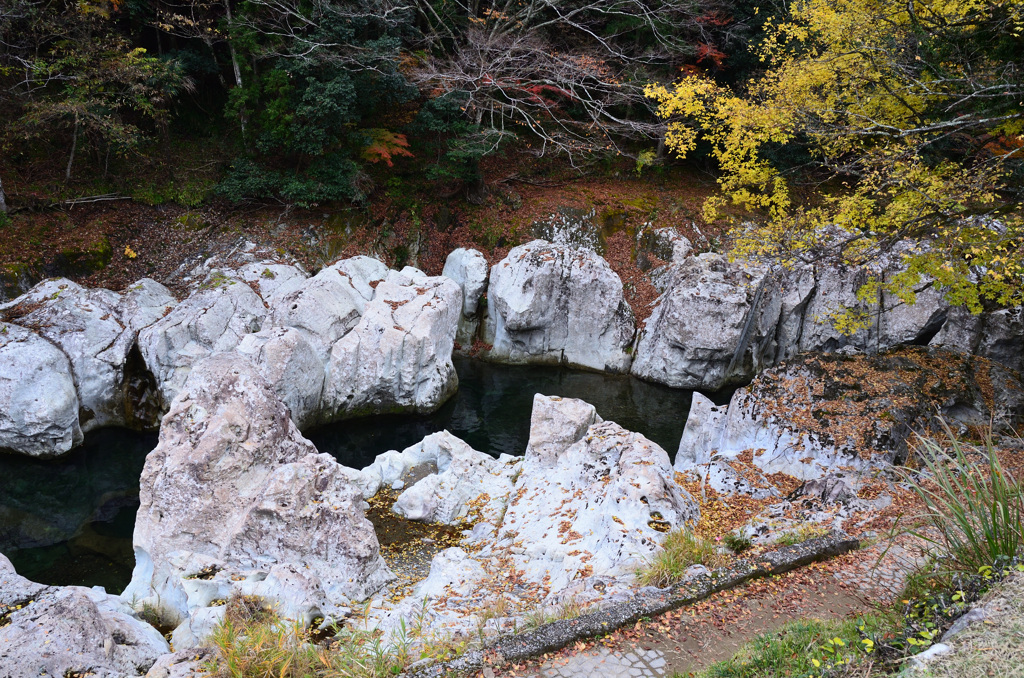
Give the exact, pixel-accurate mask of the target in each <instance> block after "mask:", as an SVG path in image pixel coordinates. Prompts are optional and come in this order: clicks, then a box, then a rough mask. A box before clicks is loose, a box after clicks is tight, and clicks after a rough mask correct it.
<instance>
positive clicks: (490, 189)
mask: <svg viewBox="0 0 1024 678" xmlns="http://www.w3.org/2000/svg"><path fill="white" fill-rule="evenodd" d="M1022 30H1024V9H1022V3H1021V2H1020V1H1019V0H991V1H988V0H928V1H917V2H911V3H908V4H901V5H899V6H889V5H887V4H885V3H876V2H872V1H870V0H847V1H843V2H823V1H821V0H813V1H811V2H806V3H798V4H786V3H781V2H777V3H767V4H765V5H763V6H762V5H758V4H756V3H754V2H750V1H749V0H700V1H697V2H694V1H691V0H572V1H569V2H561V1H557V2H552V1H549V0H511V1H508V2H493V3H488V2H474V1H470V2H467V1H463V0H452V1H449V0H441V1H437V0H409V1H408V2H403V1H400V0H374V1H373V2H368V3H364V2H349V1H344V0H343V1H337V2H328V1H327V0H243V1H240V2H232V1H228V2H218V1H212V0H194V1H189V0H180V1H170V0H169V1H164V0H125V1H120V2H119V1H115V0H110V1H107V0H81V1H79V2H69V1H64V0H5V2H4V3H3V7H2V8H0V36H2V37H0V86H2V89H0V119H2V120H3V126H2V128H0V154H2V156H0V157H2V158H3V162H2V163H0V181H2V182H3V184H2V186H3V188H4V189H6V200H5V201H4V200H3V196H4V192H3V190H2V189H0V211H2V212H5V213H10V214H14V215H16V214H19V213H26V212H30V211H38V210H48V209H54V208H60V207H63V208H66V207H67V206H68V205H69V204H71V205H75V204H80V203H79V202H78V201H80V200H81V199H82V198H83V197H84V198H87V199H89V198H92V197H93V196H100V198H99V199H100V200H104V199H106V198H115V197H116V198H122V197H130V198H134V199H135V200H136V201H137V202H138V201H141V202H143V203H146V204H178V205H183V206H185V207H189V208H193V207H197V206H199V205H211V204H213V205H224V206H225V208H224V209H228V210H230V209H233V207H232V206H238V205H245V204H280V205H283V206H285V208H286V209H290V208H292V207H295V208H300V209H301V208H313V207H317V208H320V207H325V206H331V208H330V209H328V210H327V211H328V212H331V211H333V210H334V208H336V207H338V206H343V207H344V208H351V207H355V208H358V209H361V210H366V209H369V208H370V207H371V206H372V205H374V204H375V203H379V202H380V200H382V199H388V196H390V197H391V198H393V197H394V196H402V197H408V196H410V195H413V194H416V195H419V196H422V199H421V200H419V201H418V202H417V207H418V211H416V210H413V213H409V214H406V217H405V218H406V219H407V220H408V219H412V220H413V221H417V220H420V221H421V220H422V219H423V218H424V215H425V214H426V213H428V212H429V213H430V215H431V216H430V217H429V219H430V220H436V219H435V218H434V211H435V210H434V209H433V207H431V206H430V205H429V203H432V202H433V203H436V202H437V201H438V200H443V201H446V202H449V201H455V202H456V203H457V204H460V205H461V204H468V205H482V204H485V203H486V201H487V200H488V195H489V193H491V194H493V193H494V189H495V188H497V186H496V184H494V180H495V177H493V176H492V177H488V176H487V174H488V170H487V168H488V167H500V168H504V169H505V171H504V173H503V174H502V176H501V179H503V180H504V179H508V177H509V176H510V175H512V174H515V176H517V177H526V178H528V179H529V181H528V182H526V183H524V186H526V190H527V191H529V190H530V189H529V186H535V185H536V184H538V183H541V184H543V183H545V182H549V183H550V182H551V181H552V180H553V178H557V179H558V180H559V181H562V182H565V181H574V180H578V179H580V178H581V177H595V176H600V177H603V178H611V179H613V180H614V179H615V178H616V177H619V178H624V177H626V176H627V175H629V176H640V177H652V175H654V174H657V177H656V179H657V181H658V182H660V185H661V186H662V187H664V186H665V182H666V181H667V182H668V183H669V184H671V182H673V181H683V182H684V183H685V182H686V181H691V183H692V177H694V176H710V177H713V178H715V179H717V181H718V183H719V184H720V189H721V190H720V191H711V190H708V191H698V194H699V195H698V197H699V198H700V199H701V200H703V198H704V197H709V198H710V199H709V200H708V201H707V202H706V203H705V204H704V209H703V211H702V212H694V213H693V215H692V216H693V217H694V219H695V220H696V221H697V223H699V224H703V225H704V227H705V228H707V226H708V225H709V224H716V223H717V224H719V225H720V226H721V227H724V226H725V225H727V224H728V223H729V221H730V220H736V221H738V222H748V223H753V224H756V226H754V227H750V226H747V227H745V228H744V229H742V230H739V231H734V232H733V237H734V238H735V242H736V245H737V252H739V253H741V254H745V255H749V256H757V257H771V258H774V259H778V260H782V261H785V262H789V263H793V262H796V261H800V260H807V259H808V258H814V257H817V256H820V255H821V249H822V245H823V242H822V237H821V236H822V234H823V233H824V232H825V230H823V228H822V227H823V226H826V225H828V226H830V228H832V229H833V230H832V231H830V233H831V235H830V236H829V238H828V242H827V243H825V244H826V249H827V250H829V252H830V253H831V254H838V255H841V256H843V257H845V258H846V259H847V260H849V261H851V262H853V263H856V264H864V263H866V262H868V261H870V260H871V259H873V258H875V257H877V256H879V255H880V254H883V253H884V252H886V251H887V250H888V249H890V248H891V247H892V245H893V243H895V242H897V241H900V240H906V239H908V238H909V239H910V240H912V241H916V242H921V243H927V246H926V247H925V248H923V249H922V250H921V251H918V252H915V253H913V254H914V256H915V257H916V259H915V262H916V263H915V264H914V265H913V266H910V267H909V268H908V269H907V273H906V276H905V277H904V278H903V279H900V280H896V281H887V282H880V283H879V284H881V285H885V286H887V287H888V288H889V289H891V290H893V291H896V292H897V293H899V294H902V295H904V296H908V295H910V296H912V291H911V290H912V289H913V286H914V284H915V283H916V280H917V278H918V277H919V276H920V275H928V276H930V277H932V278H934V279H937V280H939V281H940V282H941V283H942V284H944V285H945V286H947V287H948V288H949V290H950V294H951V296H952V297H955V298H956V300H957V301H958V302H960V303H966V304H968V305H969V306H971V307H972V308H973V309H975V310H976V309H978V308H979V307H980V305H981V304H982V303H983V302H984V301H985V300H986V299H987V300H992V301H996V302H998V303H1001V304H1012V303H1015V302H1019V300H1020V287H1021V285H1020V281H1021V274H1022V268H1021V266H1022V264H1021V261H1022V256H1021V249H1020V248H1021V244H1020V242H1021V240H1020V235H1021V231H1020V215H1019V212H1020V200H1021V185H1022V180H1021V179H1022V174H1021V171H1022V170H1021V156H1022V154H1024V150H1022V144H1024V142H1022V137H1021V134H1022V132H1024V121H1022V116H1024V102H1022V99H1024V76H1022V74H1021V59H1022V55H1024V38H1022V35H1021V31H1022ZM684 157H685V158H686V160H685V161H681V159H682V158H684ZM488 163H491V164H490V165H489V164H488ZM509 168H514V169H512V170H509ZM666 172H668V173H669V174H668V175H666V174H665V173H666ZM700 173H704V174H703V175H702V174H700ZM680 177H682V178H681V179H680ZM687 177H691V179H687ZM624 190H631V189H624ZM499 193H500V191H499ZM711 193H716V194H715V195H711ZM68 201H71V202H70V203H69V202H68ZM424 201H425V202H426V203H428V204H422V203H423V202H424ZM519 202H521V196H520V197H515V196H514V197H513V198H512V199H511V203H512V204H513V206H515V205H516V203H519ZM408 208H409V205H405V211H406V212H409V209H408ZM449 211H450V210H449V208H447V207H446V209H445V214H447V213H448V212H449ZM9 218H10V217H6V219H9ZM498 218H501V217H500V216H499V217H498ZM441 221H444V219H443V218H442V219H441ZM430 226H431V224H429V223H428V224H427V228H428V230H429V228H430ZM835 229H838V233H837V232H836V231H835ZM826 230H827V229H826ZM979 272H983V273H984V274H983V275H980V277H979ZM876 293H877V288H876V287H872V288H870V289H867V288H866V291H865V294H868V295H870V294H876ZM848 321H849V322H850V323H856V322H857V319H856V318H850V319H848Z"/></svg>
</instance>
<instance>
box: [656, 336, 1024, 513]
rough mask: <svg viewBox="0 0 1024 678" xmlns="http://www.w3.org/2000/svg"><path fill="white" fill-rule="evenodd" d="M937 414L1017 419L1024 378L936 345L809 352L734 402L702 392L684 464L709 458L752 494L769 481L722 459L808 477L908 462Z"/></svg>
mask: <svg viewBox="0 0 1024 678" xmlns="http://www.w3.org/2000/svg"><path fill="white" fill-rule="evenodd" d="M936 414H938V415H941V416H942V417H944V418H945V419H946V420H947V421H948V422H950V423H951V424H953V425H958V424H963V425H973V426H984V425H986V424H987V423H988V422H989V421H994V422H995V424H996V425H997V427H1000V426H1015V425H1018V424H1019V422H1020V421H1022V419H1024V384H1022V382H1021V378H1020V375H1019V373H1016V372H1014V371H1012V370H1009V369H1007V368H1006V367H1004V366H1002V365H1001V364H999V363H996V362H993V361H991V360H988V359H985V358H980V357H977V356H971V355H964V354H958V353H950V352H947V351H943V350H938V349H931V350H929V349H925V348H901V349H894V350H892V351H888V352H885V353H882V354H878V355H873V356H868V355H843V354H804V355H801V356H798V357H797V358H794V359H792V360H790V361H787V362H785V363H783V364H781V365H779V366H777V367H774V368H771V369H768V370H765V371H764V372H762V373H761V374H759V375H758V376H757V377H756V378H755V379H754V381H753V382H752V383H751V384H750V386H748V387H746V388H742V389H739V390H738V391H736V393H735V394H734V395H733V397H732V400H731V401H730V403H729V405H728V408H719V407H715V406H714V405H713V403H711V402H710V401H708V400H707V399H706V398H703V397H700V396H699V395H695V397H694V399H693V405H692V407H691V412H690V419H689V420H688V421H687V425H686V428H685V430H684V433H683V437H682V440H681V441H680V446H679V452H678V454H677V455H676V470H678V471H691V470H698V471H699V472H700V473H701V475H706V474H707V473H709V471H708V469H709V465H711V466H710V474H711V475H710V478H711V479H712V480H713V481H714V482H715V483H717V484H720V485H721V487H717V486H716V489H718V490H719V491H724V492H730V493H731V492H734V491H740V492H745V493H747V494H754V491H753V490H757V489H763V484H761V483H758V482H753V483H746V484H744V483H741V482H739V480H738V479H736V478H734V477H733V475H732V474H730V472H729V470H728V468H726V467H725V466H722V463H725V464H730V463H732V462H734V461H737V460H739V461H742V462H743V463H745V464H748V465H752V466H753V467H754V468H756V469H757V470H758V471H760V472H761V473H763V474H773V473H783V474H785V475H788V476H791V477H793V478H797V479H801V480H810V479H817V478H821V477H824V476H825V475H828V474H830V473H851V472H852V473H854V474H858V473H860V474H863V473H867V472H869V471H871V470H872V469H876V468H884V467H886V466H889V465H891V464H893V463H898V462H901V461H902V460H904V459H905V458H906V456H907V452H908V446H907V443H908V439H909V438H910V437H911V436H912V435H913V434H914V433H924V432H927V431H928V430H931V429H934V428H936V427H937V421H936V420H935V415H936ZM716 464H717V465H716ZM748 480H749V479H748ZM730 483H732V484H730Z"/></svg>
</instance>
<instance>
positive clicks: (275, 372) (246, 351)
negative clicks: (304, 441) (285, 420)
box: [235, 327, 324, 428]
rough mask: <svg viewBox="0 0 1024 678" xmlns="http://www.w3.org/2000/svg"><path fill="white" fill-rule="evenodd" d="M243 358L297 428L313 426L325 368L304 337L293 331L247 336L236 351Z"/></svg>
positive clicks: (274, 330)
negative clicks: (261, 378) (258, 372)
mask: <svg viewBox="0 0 1024 678" xmlns="http://www.w3.org/2000/svg"><path fill="white" fill-rule="evenodd" d="M235 350H236V351H238V352H239V353H241V354H242V355H244V356H246V357H247V358H249V360H251V361H252V362H253V364H254V365H256V367H257V368H258V369H259V371H260V374H262V375H263V378H264V379H266V380H267V381H269V382H270V384H271V385H272V386H273V387H274V391H275V392H276V393H277V395H278V397H280V398H281V400H282V401H283V402H284V404H285V405H287V406H288V410H289V412H290V413H291V417H292V421H294V422H295V425H296V426H298V427H299V428H305V427H307V426H310V425H312V424H313V423H315V422H316V420H317V417H318V414H319V411H320V394H321V393H322V392H323V388H324V364H323V361H322V360H321V359H320V357H319V356H317V354H316V352H315V351H314V350H313V347H312V346H310V345H309V342H308V341H306V339H305V335H303V334H302V332H300V331H299V330H297V329H295V328H294V327H271V328H268V329H264V330H261V331H259V332H256V333H255V334H247V335H245V336H244V337H243V338H242V341H241V342H240V343H239V344H238V347H237V348H236V349H235Z"/></svg>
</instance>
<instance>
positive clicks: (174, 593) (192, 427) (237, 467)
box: [124, 352, 392, 648]
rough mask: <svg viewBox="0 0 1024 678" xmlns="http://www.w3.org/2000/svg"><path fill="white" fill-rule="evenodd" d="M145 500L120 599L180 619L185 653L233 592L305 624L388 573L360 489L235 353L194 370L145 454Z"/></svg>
mask: <svg viewBox="0 0 1024 678" xmlns="http://www.w3.org/2000/svg"><path fill="white" fill-rule="evenodd" d="M140 500H141V506H140V508H139V511H138V515H137V517H136V523H135V534H134V538H133V543H134V546H135V554H136V566H135V571H134V573H133V577H132V582H131V584H130V585H129V587H128V589H127V590H126V591H125V593H124V595H125V596H126V597H128V598H132V599H134V600H138V601H144V602H146V603H148V604H152V605H153V606H154V607H156V608H158V609H159V610H160V612H161V614H163V615H164V616H165V617H166V618H168V619H172V620H174V621H176V622H180V624H179V629H180V631H176V643H175V644H176V646H177V647H179V648H180V647H185V646H187V645H188V644H190V643H192V642H195V641H196V640H198V639H200V638H201V637H202V634H203V633H205V632H207V631H208V629H209V628H212V625H213V623H215V618H216V615H217V614H219V613H218V612H216V611H213V612H211V611H208V609H207V608H209V607H210V603H211V602H212V601H214V600H217V599H224V598H225V597H226V596H227V595H228V594H230V593H231V592H232V591H234V590H239V591H242V592H243V593H252V592H257V593H259V594H260V595H265V596H266V597H269V598H271V599H273V600H275V601H276V602H277V603H278V604H279V606H280V607H281V610H282V613H284V612H287V613H288V614H289V616H292V617H293V618H299V619H305V620H306V621H308V620H309V619H312V617H313V616H316V615H325V616H331V615H337V614H339V610H341V608H342V607H343V606H344V605H345V604H347V603H348V602H349V601H357V600H362V599H364V598H365V597H367V596H368V595H370V594H371V593H373V592H374V591H376V590H377V589H379V588H380V587H381V586H383V585H384V584H385V583H386V582H387V581H388V580H389V579H390V578H391V576H392V575H391V573H390V571H389V570H388V569H387V566H386V565H385V564H384V561H383V560H382V559H381V557H380V554H379V547H378V543H377V537H376V535H375V533H374V531H373V527H372V525H371V524H370V523H369V521H368V520H366V518H365V516H364V515H363V510H362V508H361V504H362V498H361V496H360V492H359V491H358V489H357V488H356V487H355V486H353V485H352V484H351V483H350V482H349V481H348V480H347V477H346V476H345V474H344V473H343V472H342V470H341V467H340V466H339V465H338V464H337V463H336V462H335V461H334V459H333V458H332V457H330V455H326V454H317V452H316V449H315V448H314V447H313V445H312V444H311V443H310V442H309V441H307V440H306V439H304V438H303V437H302V436H301V434H299V432H298V429H297V428H296V427H295V424H294V423H293V422H292V421H291V419H290V418H289V413H288V409H287V408H286V407H285V405H284V404H283V403H282V402H281V400H280V399H279V398H278V396H277V393H276V392H275V391H274V389H273V387H272V386H271V385H270V384H269V383H268V382H267V381H266V379H264V378H263V377H262V376H261V375H260V374H259V372H258V370H257V369H256V368H255V367H254V366H253V364H252V363H251V362H250V361H249V360H247V359H246V358H244V357H242V356H241V355H239V354H238V353H236V352H227V353H220V354H216V355H213V356H211V357H209V358H207V359H206V360H203V361H202V362H200V363H198V364H197V365H196V366H195V367H194V368H193V370H192V372H191V374H190V375H189V377H188V379H187V381H186V382H185V384H184V385H183V388H182V390H181V392H180V393H179V395H178V396H177V397H176V399H175V400H174V401H173V403H172V405H171V409H170V411H169V412H168V414H167V416H166V417H164V420H163V426H162V428H161V431H160V442H159V445H158V446H157V448H156V449H155V450H154V451H153V452H152V453H150V455H149V456H148V457H147V459H146V465H145V468H144V470H143V473H142V478H141V489H140ZM204 610H205V611H204ZM178 640H180V642H181V643H185V645H181V644H179V642H178Z"/></svg>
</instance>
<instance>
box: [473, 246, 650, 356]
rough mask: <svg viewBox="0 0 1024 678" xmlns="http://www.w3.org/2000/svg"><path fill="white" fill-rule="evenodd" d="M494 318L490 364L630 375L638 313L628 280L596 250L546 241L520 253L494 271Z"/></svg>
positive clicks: (490, 304)
mask: <svg viewBox="0 0 1024 678" xmlns="http://www.w3.org/2000/svg"><path fill="white" fill-rule="evenodd" d="M487 311H488V319H487V323H488V326H487V329H486V332H485V335H486V341H488V342H489V343H491V344H492V345H493V348H492V349H491V350H490V352H489V354H488V357H489V358H490V359H493V360H497V361H500V362H509V363H541V364H564V365H569V366H573V367H585V368H588V369H594V370H604V371H608V372H626V371H628V369H629V364H630V356H629V346H630V344H631V342H632V340H633V333H634V328H635V323H634V318H633V312H632V310H630V308H629V304H627V303H626V301H625V299H624V298H623V295H622V281H621V280H620V279H619V277H618V276H617V275H616V274H615V272H614V271H612V269H611V267H609V266H608V262H606V261H605V260H604V259H603V258H601V257H600V256H598V255H597V254H595V253H594V252H592V251H590V250H586V249H573V248H571V247H567V246H563V245H552V244H550V243H548V242H546V241H543V240H535V241H533V242H531V243H529V244H526V245H521V246H519V247H516V248H514V249H513V250H512V251H511V252H509V253H508V256H507V257H505V258H504V259H503V260H501V261H500V262H498V263H497V264H496V265H495V266H494V267H493V268H492V269H491V281H490V287H489V289H488V308H487Z"/></svg>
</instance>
